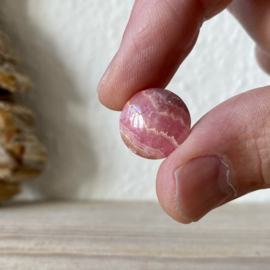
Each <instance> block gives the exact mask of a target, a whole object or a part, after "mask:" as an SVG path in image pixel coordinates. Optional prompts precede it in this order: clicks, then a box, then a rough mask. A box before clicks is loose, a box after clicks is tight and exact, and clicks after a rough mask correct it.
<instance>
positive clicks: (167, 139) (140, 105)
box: [120, 88, 191, 159]
mask: <svg viewBox="0 0 270 270" xmlns="http://www.w3.org/2000/svg"><path fill="white" fill-rule="evenodd" d="M190 125H191V120H190V114H189V111H188V109H187V106H186V105H185V103H184V102H183V101H182V99H181V98H180V97H178V96H177V95H175V94H174V93H172V92H170V91H168V90H165V89H158V88H152V89H147V90H144V91H141V92H138V93H136V94H135V95H134V96H133V97H132V98H131V99H130V100H129V101H128V102H127V103H126V105H125V107H124V109H123V111H122V113H121V117H120V132H121V137H122V139H123V141H124V143H125V144H126V146H127V147H128V148H129V149H130V150H131V151H132V152H134V153H135V154H137V155H139V156H141V157H144V158H148V159H161V158H166V157H168V156H169V155H170V154H171V153H172V152H173V151H174V150H175V149H176V148H177V147H178V146H179V145H180V144H181V143H183V142H184V141H185V140H186V138H187V137H188V135H189V133H190Z"/></svg>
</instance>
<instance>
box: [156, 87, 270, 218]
mask: <svg viewBox="0 0 270 270" xmlns="http://www.w3.org/2000/svg"><path fill="white" fill-rule="evenodd" d="M269 104H270V86H268V87H265V88H260V89H256V90H252V91H249V92H246V93H243V94H240V95H238V96H235V97H233V98H231V99H229V100H227V101H225V102H224V103H222V104H220V105H219V106H217V107H216V108H214V109H213V110H212V111H210V112H209V113H207V114H206V115H205V116H204V117H203V118H202V119H201V120H200V121H199V122H198V123H197V124H196V125H195V126H194V127H193V129H192V131H191V134H190V136H189V137H188V139H187V140H186V141H185V142H184V143H183V144H182V145H181V146H179V147H178V148H177V149H176V150H175V151H174V152H173V153H172V154H171V155H170V156H169V157H168V158H167V159H166V160H165V161H164V162H163V163H162V165H161V167H160V169H159V172H158V176H157V195H158V199H159V201H160V204H161V206H162V207H163V209H164V210H165V211H166V212H167V213H168V214H169V215H170V216H171V217H172V218H174V219H175V220H177V221H179V222H182V223H190V222H194V221H198V220H199V219H201V218H202V217H203V216H204V215H206V214H207V213H208V212H209V211H211V210H212V209H214V208H216V207H218V206H221V205H222V204H224V203H226V202H228V201H231V200H233V199H235V198H238V197H240V196H243V195H245V194H247V193H249V192H252V191H255V190H258V189H264V188H268V187H270V109H269V108H270V107H269Z"/></svg>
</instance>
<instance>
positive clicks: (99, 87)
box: [97, 64, 111, 92]
mask: <svg viewBox="0 0 270 270" xmlns="http://www.w3.org/2000/svg"><path fill="white" fill-rule="evenodd" d="M110 66H111V64H110V65H109V66H108V68H107V69H106V71H105V73H104V74H103V76H102V78H101V80H100V82H99V84H98V87H97V92H99V91H100V89H101V88H102V87H103V86H104V84H105V83H106V79H107V77H108V74H109V72H110Z"/></svg>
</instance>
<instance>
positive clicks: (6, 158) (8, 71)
mask: <svg viewBox="0 0 270 270" xmlns="http://www.w3.org/2000/svg"><path fill="white" fill-rule="evenodd" d="M19 63H20V58H19V56H18V55H17V53H16V52H14V51H13V50H12V49H11V47H10V43H9V40H8V38H7V37H6V36H5V34H3V33H2V32H1V31H0V201H3V200H7V199H10V198H11V197H12V196H14V195H16V194H18V193H19V192H20V183H21V181H24V180H28V179H31V178H34V177H37V176H38V175H39V174H40V173H41V172H42V170H43V169H44V167H45V165H46V161H47V152H46V149H45V147H44V146H43V145H42V144H41V143H40V142H39V141H38V139H37V138H36V137H35V135H34V133H35V129H36V121H35V117H34V115H33V113H32V111H31V110H29V109H28V108H26V107H24V106H22V105H19V104H17V103H16V101H15V99H14V96H13V92H27V91H31V90H32V89H33V84H32V82H31V81H30V79H29V78H28V77H27V76H25V75H24V74H22V73H21V72H19V71H18V69H17V65H18V64H19Z"/></svg>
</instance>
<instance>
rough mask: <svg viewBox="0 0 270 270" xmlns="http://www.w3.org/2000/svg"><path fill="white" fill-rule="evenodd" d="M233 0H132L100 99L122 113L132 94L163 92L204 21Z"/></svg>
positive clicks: (101, 83)
mask: <svg viewBox="0 0 270 270" xmlns="http://www.w3.org/2000/svg"><path fill="white" fill-rule="evenodd" d="M231 1H232V0H136V2H135V4H134V7H133V11H132V13H131V17H130V20H129V23H128V25H127V28H126V31H125V33H124V36H123V39H122V42H121V46H120V49H119V50H118V52H117V54H116V55H115V57H114V59H113V61H112V62H111V64H110V65H109V68H108V69H107V71H106V72H105V74H104V76H103V78H102V79H101V81H100V83H99V86H98V94H99V99H100V101H101V103H102V104H103V105H105V106H106V107H108V108H109V109H112V110H122V108H123V106H124V104H125V103H126V102H127V100H128V99H129V98H130V97H131V96H132V95H134V94H135V93H136V92H138V91H140V90H143V89H147V88H152V87H156V88H165V87H166V85H167V84H168V83H169V82H170V80H171V79H172V77H173V75H174V74H175V72H176V70H177V69H178V67H179V66H180V64H181V63H182V62H183V60H184V59H185V58H186V57H187V55H188V54H189V53H190V51H191V50H192V48H193V46H194V44H195V43H196V40H197V37H198V34H199V30H200V27H201V25H202V23H203V21H204V20H206V19H208V18H210V17H212V16H214V15H216V14H217V13H219V12H220V11H222V10H223V9H224V8H226V7H227V6H228V5H229V4H230V3H231Z"/></svg>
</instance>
